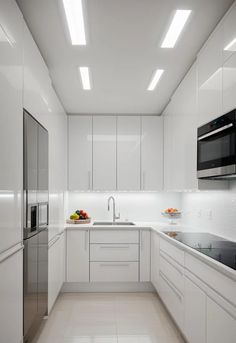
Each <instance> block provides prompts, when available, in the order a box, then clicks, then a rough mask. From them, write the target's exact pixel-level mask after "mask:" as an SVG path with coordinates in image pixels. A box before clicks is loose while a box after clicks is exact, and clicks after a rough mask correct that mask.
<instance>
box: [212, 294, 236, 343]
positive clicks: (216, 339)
mask: <svg viewBox="0 0 236 343" xmlns="http://www.w3.org/2000/svg"><path fill="white" fill-rule="evenodd" d="M206 321H207V343H222V342H224V343H234V342H235V338H236V319H235V316H234V317H233V316H232V315H231V314H230V313H229V312H228V311H226V310H225V309H224V308H223V307H221V306H220V305H219V304H218V303H217V302H215V301H214V300H212V299H211V298H209V297H207V318H206Z"/></svg>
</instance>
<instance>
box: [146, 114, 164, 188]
mask: <svg viewBox="0 0 236 343" xmlns="http://www.w3.org/2000/svg"><path fill="white" fill-rule="evenodd" d="M141 128H142V132H141V189H142V190H143V191H155V190H162V189H163V117H157V116H153V117H149V116H147V117H144V116H143V117H141Z"/></svg>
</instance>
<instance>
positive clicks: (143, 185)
mask: <svg viewBox="0 0 236 343" xmlns="http://www.w3.org/2000/svg"><path fill="white" fill-rule="evenodd" d="M145 176H146V173H145V172H143V174H142V190H145V181H146V178H145Z"/></svg>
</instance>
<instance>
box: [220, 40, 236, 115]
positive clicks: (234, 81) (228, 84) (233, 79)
mask: <svg viewBox="0 0 236 343" xmlns="http://www.w3.org/2000/svg"><path fill="white" fill-rule="evenodd" d="M235 44H236V43H235ZM235 94H236V53H234V54H232V55H231V57H229V58H228V60H227V61H226V62H225V63H224V65H223V113H227V112H229V111H231V110H233V109H235V108H236V96H235Z"/></svg>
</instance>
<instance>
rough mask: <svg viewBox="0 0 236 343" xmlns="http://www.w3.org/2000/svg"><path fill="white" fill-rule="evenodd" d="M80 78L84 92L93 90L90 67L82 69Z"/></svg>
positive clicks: (80, 69)
mask: <svg viewBox="0 0 236 343" xmlns="http://www.w3.org/2000/svg"><path fill="white" fill-rule="evenodd" d="M79 71H80V77H81V81H82V85H83V89H84V90H90V89H91V83H90V78H89V68H88V67H80V68H79Z"/></svg>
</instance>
